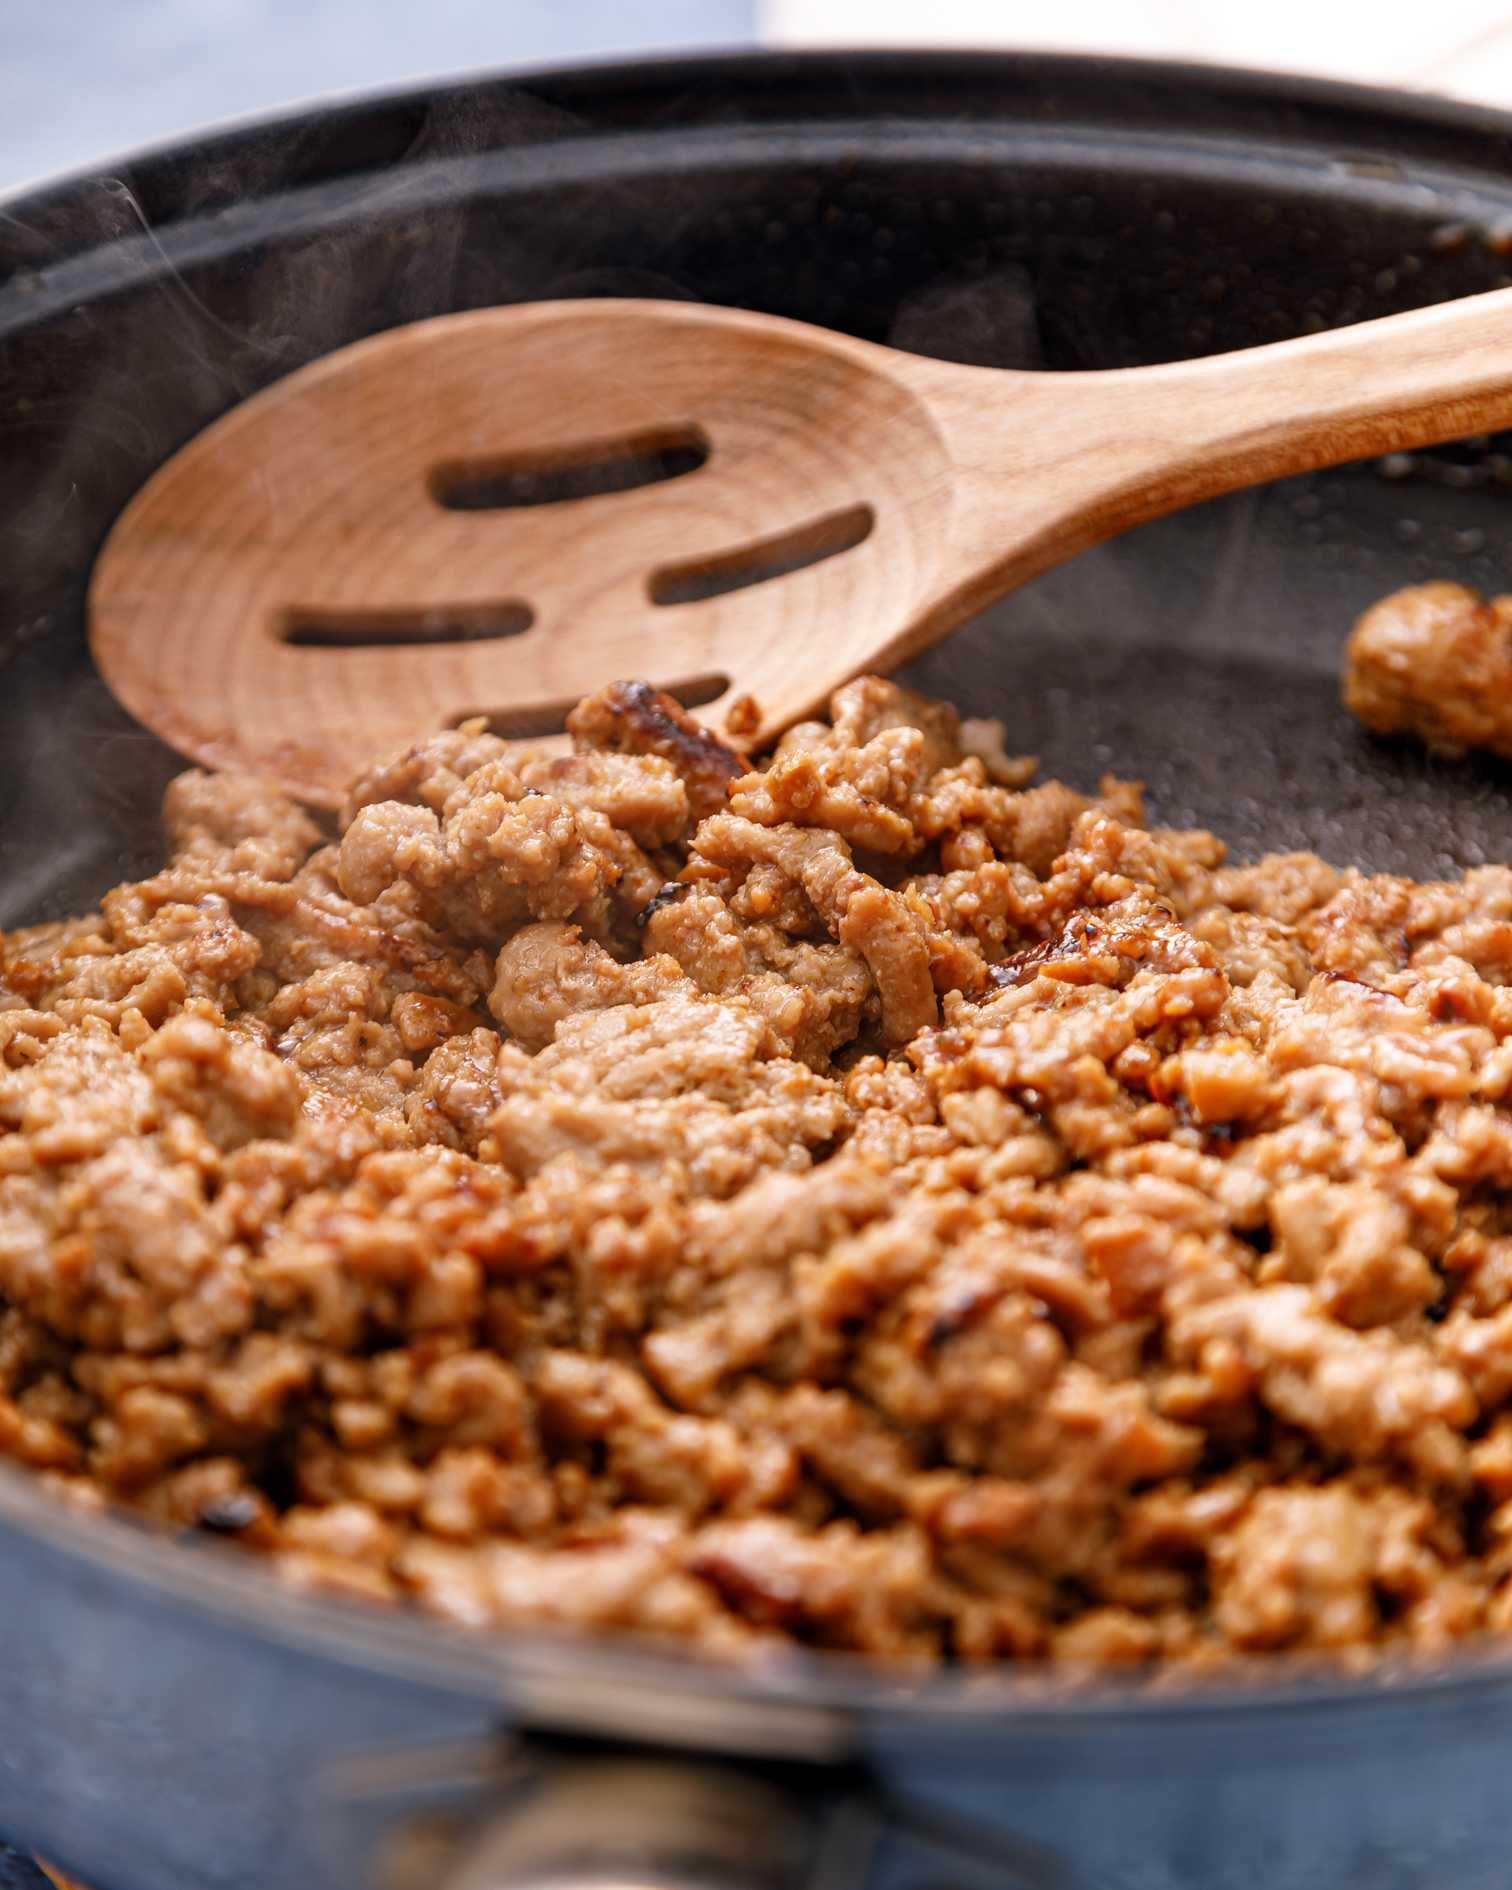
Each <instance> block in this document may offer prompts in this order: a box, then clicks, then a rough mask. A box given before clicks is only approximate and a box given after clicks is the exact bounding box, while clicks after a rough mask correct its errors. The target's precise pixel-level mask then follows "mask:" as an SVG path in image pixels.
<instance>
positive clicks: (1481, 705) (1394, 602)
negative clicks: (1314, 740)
mask: <svg viewBox="0 0 1512 1890" xmlns="http://www.w3.org/2000/svg"><path fill="white" fill-rule="evenodd" d="M1344 705H1345V707H1346V708H1347V709H1348V710H1349V711H1350V713H1351V714H1352V715H1357V716H1358V717H1359V718H1360V720H1361V721H1362V722H1363V723H1364V724H1365V726H1366V727H1367V728H1373V729H1374V730H1375V731H1376V733H1377V734H1378V735H1419V736H1421V737H1422V739H1423V740H1424V741H1425V742H1427V743H1428V744H1429V746H1430V747H1432V748H1436V749H1438V750H1440V751H1441V752H1443V753H1448V754H1463V753H1464V752H1465V750H1466V749H1467V748H1488V749H1490V750H1491V751H1492V752H1493V753H1495V754H1498V755H1504V756H1506V757H1507V758H1508V759H1512V597H1493V598H1490V599H1487V598H1484V597H1482V596H1481V595H1480V593H1479V592H1478V591H1472V590H1470V589H1469V588H1468V587H1467V586H1466V585H1463V584H1450V583H1445V582H1438V583H1434V584H1417V585H1413V586H1412V587H1411V588H1410V589H1408V590H1405V591H1395V592H1393V594H1392V595H1391V596H1390V597H1383V598H1382V599H1381V601H1380V603H1378V604H1374V605H1372V606H1371V608H1370V609H1369V610H1367V611H1366V612H1365V614H1364V616H1363V617H1361V619H1360V621H1359V622H1358V623H1357V624H1356V625H1355V628H1354V634H1353V636H1351V637H1350V639H1349V646H1348V649H1347V651H1346V653H1345V668H1344Z"/></svg>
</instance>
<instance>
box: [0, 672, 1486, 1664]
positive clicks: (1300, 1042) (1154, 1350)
mask: <svg viewBox="0 0 1512 1890" xmlns="http://www.w3.org/2000/svg"><path fill="white" fill-rule="evenodd" d="M573 729H574V732H575V737H576V743H577V752H576V753H575V754H573V755H571V756H570V757H563V758H555V757H553V756H552V755H550V754H548V753H546V752H545V751H543V750H542V749H540V748H532V747H530V746H529V745H525V744H508V743H505V742H503V741H501V740H498V739H495V738H494V737H491V736H490V735H488V734H486V733H484V732H482V729H481V727H476V726H470V727H467V728H464V729H462V730H460V731H453V732H448V733H445V734H442V735H438V736H435V737H432V738H430V739H429V740H426V741H422V742H419V743H417V744H416V745H415V746H414V747H412V748H410V749H407V750H406V751H404V752H403V753H402V754H398V755H393V756H390V757H388V758H387V759H385V760H383V761H381V762H378V763H376V764H375V765H374V766H373V767H372V768H371V769H370V770H369V771H368V773H366V774H365V775H364V776H363V777H362V779H361V780H360V781H359V782H358V783H357V784H356V786H355V787H354V789H353V792H352V797H351V800H350V802H349V804H348V807H347V809H346V810H345V814H344V819H343V836H342V839H341V843H340V845H339V847H338V846H328V845H322V844H321V836H320V834H319V833H318V832H317V830H316V828H315V827H314V826H313V825H312V823H311V822H310V821H309V819H308V818H307V817H306V816H305V814H304V813H303V812H301V811H300V809H299V808H297V807H295V806H293V805H291V804H290V803H289V802H287V801H286V800H283V799H282V798H281V797H279V796H278V795H277V794H275V793H273V792H271V791H269V790H266V789H264V788H261V787H259V786H258V785H257V784H255V783H250V782H247V781H244V780H239V779H234V778H230V777H224V776H222V777H209V776H205V775H203V774H199V773H195V772H191V773H189V774H186V775H184V776H182V777H181V778H180V779H179V780H178V781H176V782H175V783H174V785H173V787H172V788H171V789H170V791H169V794H168V799H167V805H166V810H165V811H166V820H167V827H168V833H169V839H170V843H171V852H172V860H171V864H170V865H169V866H168V867H167V868H166V869H165V870H164V871H163V872H162V873H160V874H158V875H157V876H156V877H155V878H152V879H149V880H145V881H143V882H142V883H141V884H138V885H126V886H121V887H118V888H117V889H116V890H115V891H114V892H112V893H110V894H109V895H108V896H107V897H106V899H105V900H104V901H103V907H102V911H101V912H100V913H98V914H94V915H91V916H89V917H86V918H82V919H76V920H71V921H69V922H67V923H63V924H57V925H48V926H41V927H35V928H33V929H31V930H29V931H24V932H19V933H16V934H13V935H11V936H10V937H8V938H7V939H6V940H5V941H4V959H3V965H4V975H3V982H0V1053H3V1068H0V1392H3V1394H4V1395H3V1396H0V1449H3V1450H4V1451H6V1452H7V1453H9V1454H10V1455H11V1456H13V1457H15V1458H18V1459H20V1460H21V1461H22V1462H23V1463H26V1464H29V1465H32V1466H34V1467H35V1468H36V1469H37V1470H39V1471H40V1472H42V1473H43V1475H44V1476H45V1477H46V1479H47V1480H48V1481H49V1483H50V1484H51V1485H52V1486H53V1487H54V1488H55V1489H56V1490H58V1491H59V1492H60V1493H62V1494H64V1495H66V1496H69V1497H71V1498H72V1499H73V1500H75V1501H77V1502H80V1503H82V1504H85V1505H92V1506H94V1507H99V1506H101V1505H103V1504H104V1503H106V1502H112V1503H121V1504H126V1505H130V1506H131V1507H133V1508H134V1509H136V1510H137V1511H139V1512H143V1513H145V1514H146V1515H147V1516H149V1517H154V1518H158V1519H161V1520H162V1521H163V1522H164V1523H166V1524H170V1525H177V1526H198V1527H202V1528H204V1529H206V1530H208V1531H213V1532H217V1533H219V1534H222V1535H225V1536H229V1537H234V1538H235V1539H237V1540H239V1541H240V1542H242V1543H245V1544H246V1545H247V1546H248V1547H249V1548H251V1549H255V1550H259V1551H262V1552H264V1553H265V1554H267V1555H269V1556H271V1557H272V1559H273V1561H274V1563H275V1564H276V1566H277V1568H278V1570H279V1572H280V1574H281V1575H282V1577H283V1578H284V1579H285V1580H287V1581H289V1582H293V1583H300V1584H307V1585H320V1586H323V1587H335V1588H337V1589H340V1590H345V1591H347V1592H349V1593H351V1594H354V1595H357V1596H362V1597H367V1598H371V1599H374V1600H381V1601H388V1600H391V1599H400V1598H408V1599H410V1600H411V1601H413V1602H414V1603H415V1604H416V1605H418V1606H419V1607H421V1608H423V1609H427V1610H429V1611H431V1612H433V1613H435V1614H438V1615H441V1616H444V1617H446V1618H448V1619H451V1620H454V1621H460V1622H466V1623H473V1624H477V1625H487V1624H518V1623H535V1622H560V1623H568V1624H581V1625H594V1626H618V1627H629V1628H636V1629H644V1630H654V1631H658V1632H663V1633H671V1634H678V1635H684V1636H691V1637H693V1638H694V1639H696V1640H698V1641H700V1642H702V1643H704V1644H705V1645H708V1646H712V1647H715V1648H719V1649H724V1650H734V1651H737V1652H738V1651H739V1650H740V1649H741V1648H743V1647H748V1646H751V1647H759V1646H761V1645H763V1644H766V1643H769V1642H770V1641H771V1640H773V1639H774V1638H779V1637H783V1636H791V1637H796V1638H798V1639H800V1640H803V1641H806V1642H810V1643H814V1644H819V1645H823V1646H831V1647H844V1648H852V1649H860V1650H864V1651H865V1652H867V1653H871V1654H879V1655H914V1656H926V1657H928V1656H936V1655H938V1656H946V1657H955V1658H961V1659H966V1660H973V1661H982V1660H994V1659H1004V1658H1007V1659H1019V1660H1026V1659H1036V1658H1040V1657H1044V1656H1062V1657H1069V1658H1080V1659H1087V1660H1092V1661H1141V1660H1145V1659H1148V1658H1151V1657H1154V1656H1161V1655H1163V1656H1166V1657H1170V1658H1175V1659H1185V1660H1200V1659H1213V1658H1219V1657H1222V1656H1223V1655H1225V1654H1226V1653H1228V1652H1231V1651H1232V1650H1236V1649H1240V1650H1248V1649H1266V1648H1285V1647H1350V1646H1357V1647H1358V1646H1366V1647H1368V1646H1371V1645H1375V1644H1385V1643H1392V1642H1405V1643H1409V1644H1414V1645H1417V1646H1420V1647H1426V1648H1429V1649H1433V1648H1438V1647H1441V1646H1443V1645H1445V1644H1447V1643H1449V1642H1452V1641H1453V1640H1455V1639H1456V1638H1458V1637H1460V1636H1464V1635H1466V1634H1468V1633H1470V1632H1472V1631H1474V1630H1477V1629H1480V1628H1491V1629H1505V1628H1507V1627H1508V1626H1512V1193H1509V1184H1512V1105H1509V1095H1512V871H1509V870H1508V868H1506V867H1503V866H1489V867H1484V868H1481V869H1479V870H1477V871H1474V872H1471V873H1469V874H1468V875H1467V876H1466V877H1465V879H1464V880H1463V882H1461V883H1459V884H1455V885H1447V884H1446V885H1414V884H1412V883H1411V882H1410V881H1408V880H1404V879H1395V878H1390V877H1386V876H1376V877H1374V878H1366V877H1363V876H1362V875H1361V874H1359V873H1358V872H1354V871H1345V872H1339V871H1337V870H1335V869H1334V868H1333V867H1332V866H1329V865H1326V864H1325V863H1324V862H1323V861H1322V860H1319V859H1317V858H1315V857H1313V856H1312V855H1310V854H1294V855H1289V856H1286V857H1280V858H1277V857H1272V858H1268V859H1265V860H1262V861H1261V862H1260V863H1259V864H1258V865H1252V866H1240V867H1226V866H1224V864H1223V849H1222V847H1221V846H1220V845H1219V844H1218V843H1217V842H1216V841H1215V840H1214V839H1213V838H1212V837H1211V836H1210V835H1208V834H1206V833H1201V832H1191V833H1176V832H1159V831H1155V832H1151V831H1147V830H1146V829H1145V827H1144V825H1143V818H1142V813H1141V808H1140V798H1139V793H1138V791H1137V789H1135V788H1133V787H1131V786H1129V785H1127V784H1123V783H1120V782H1117V781H1114V780H1112V779H1111V778H1109V779H1107V780H1105V781H1104V783H1103V786H1102V790H1101V793H1100V795H1099V797H1098V798H1097V799H1095V800H1090V799H1088V798H1086V797H1084V796H1082V795H1080V794H1076V793H1073V792H1072V791H1071V790H1070V789H1069V788H1066V787H1063V786H1061V785H1059V784H1058V783H1055V782H1050V783H1047V784H1045V785H1043V786H1040V787H1028V786H1027V782H1028V780H1029V779H1030V777H1031V776H1032V773H1033V765H1034V764H1033V763H1032V761H1019V760H1012V759H1010V758H1008V757H1007V756H1005V755H1004V754H1003V752H1002V746H1001V731H1000V730H998V729H997V728H996V726H995V725H991V724H984V723H966V724H960V723H958V721H957V718H956V715H955V714H954V712H953V711H952V710H950V709H948V708H946V707H944V706H943V705H941V704H938V703H931V702H926V701H924V700H922V699H920V698H918V697H916V696H913V695H910V694H909V693H908V692H907V691H905V690H902V689H900V688H897V687H896V686H894V685H893V684H891V683H887V682H883V681H878V680H875V679H866V680H864V681H861V682H858V683H855V684H852V685H850V686H849V687H847V688H845V689H843V690H841V691H840V692H839V694H838V695H837V696H836V698H835V700H834V703H833V713H832V720H831V722H830V723H829V724H819V723H814V724H808V725H805V726H802V727H800V728H797V729H794V730H793V731H792V732H791V733H790V734H788V735H787V736H786V737H785V738H784V740H783V741H782V743H781V744H780V746H779V748H778V749H777V751H776V753H775V755H774V756H772V757H771V759H770V760H769V762H767V763H766V764H765V765H764V766H761V767H757V768H754V769H749V770H748V769H747V767H746V765H745V764H744V763H741V762H739V761H738V760H737V759H736V758H735V757H734V756H732V755H731V754H730V753H729V752H728V751H726V750H723V749H722V748H721V747H720V746H719V744H718V743H716V742H714V741H713V740H712V738H711V737H709V736H708V735H706V734H705V733H703V732H702V731H701V730H699V729H698V728H697V727H696V726H695V725H694V724H693V723H692V722H691V721H690V720H689V719H688V718H687V717H686V716H685V715H684V714H683V713H682V711H680V710H679V709H678V708H677V706H676V705H675V704H674V703H671V702H670V700H669V699H667V698H665V697H659V696H657V695H656V694H655V692H653V691H650V690H648V689H646V688H645V687H644V686H643V685H619V686H617V687H615V688H613V689H609V690H606V691H605V692H603V694H601V695H600V696H598V697H595V698H593V699H592V700H590V701H588V702H586V703H584V704H583V705H582V706H581V707H580V708H579V709H578V711H577V712H576V714H575V716H574V718H573Z"/></svg>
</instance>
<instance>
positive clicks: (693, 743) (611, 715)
mask: <svg viewBox="0 0 1512 1890" xmlns="http://www.w3.org/2000/svg"><path fill="white" fill-rule="evenodd" d="M567 732H568V734H569V735H571V737H572V739H573V742H574V744H575V746H576V747H577V748H578V750H579V752H588V753H593V752H595V751H599V752H602V753H606V754H625V755H659V756H660V757H661V759H662V760H663V761H669V762H670V763H671V764H672V766H673V767H674V768H675V769H676V771H677V773H678V776H679V777H680V778H681V780H682V783H683V785H684V787H685V788H686V789H687V793H688V804H689V806H690V807H691V808H692V810H693V817H694V819H695V820H703V819H705V818H707V816H708V815H710V814H715V813H718V811H719V810H720V808H722V807H723V806H724V804H725V792H726V789H727V787H728V785H729V783H730V782H731V781H733V780H735V779H736V778H737V777H738V776H740V775H742V774H744V773H745V771H746V763H745V761H744V760H743V758H742V757H741V756H740V755H738V754H736V752H735V751H734V749H733V748H726V747H725V745H724V743H723V742H722V741H720V739H719V738H718V736H717V735H714V734H713V733H712V732H711V731H710V730H708V729H706V728H705V727H704V725H703V724H702V722H698V721H695V720H694V718H693V717H692V716H691V715H689V714H688V712H687V710H686V709H685V708H684V707H683V706H682V704H681V703H680V702H679V701H678V700H677V699H676V697H675V696H669V695H668V694H667V693H666V692H665V690H661V689H653V688H652V687H651V685H650V684H649V683H643V682H618V683H611V684H610V685H609V687H608V688H607V689H601V690H600V691H599V692H598V694H597V695H596V696H585V697H584V699H583V700H582V701H581V702H580V703H579V704H578V705H577V707H576V708H575V709H574V710H573V711H572V713H571V715H569V716H568V718H567Z"/></svg>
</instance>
